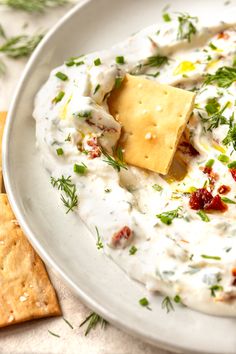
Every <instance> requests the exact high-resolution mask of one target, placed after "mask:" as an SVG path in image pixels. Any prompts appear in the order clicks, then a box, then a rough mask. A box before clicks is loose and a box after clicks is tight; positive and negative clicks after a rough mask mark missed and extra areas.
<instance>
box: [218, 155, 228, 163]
mask: <svg viewBox="0 0 236 354" xmlns="http://www.w3.org/2000/svg"><path fill="white" fill-rule="evenodd" d="M217 159H218V160H219V161H220V162H223V163H227V162H229V157H228V156H227V155H223V154H221V155H219V156H218V157H217Z"/></svg>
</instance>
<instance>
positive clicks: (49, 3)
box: [0, 0, 67, 12]
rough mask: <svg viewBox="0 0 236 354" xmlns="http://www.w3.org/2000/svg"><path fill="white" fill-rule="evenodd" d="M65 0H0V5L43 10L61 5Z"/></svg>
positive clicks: (27, 9) (30, 10) (29, 10)
mask: <svg viewBox="0 0 236 354" xmlns="http://www.w3.org/2000/svg"><path fill="white" fill-rule="evenodd" d="M66 3H67V0H0V5H6V6H9V7H11V8H13V9H15V10H23V11H27V12H43V11H44V10H45V9H46V8H50V7H55V6H61V5H64V4H66Z"/></svg>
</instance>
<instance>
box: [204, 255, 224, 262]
mask: <svg viewBox="0 0 236 354" xmlns="http://www.w3.org/2000/svg"><path fill="white" fill-rule="evenodd" d="M201 257H202V258H205V259H214V260H215V261H220V260H221V257H218V256H208V255H206V254H201Z"/></svg>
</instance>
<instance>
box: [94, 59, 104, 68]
mask: <svg viewBox="0 0 236 354" xmlns="http://www.w3.org/2000/svg"><path fill="white" fill-rule="evenodd" d="M101 64H102V62H101V59H100V58H97V59H95V60H94V65H95V66H99V65H101Z"/></svg>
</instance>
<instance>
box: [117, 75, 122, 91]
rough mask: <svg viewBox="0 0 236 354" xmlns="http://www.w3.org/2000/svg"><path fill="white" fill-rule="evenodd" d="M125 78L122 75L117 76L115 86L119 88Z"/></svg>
mask: <svg viewBox="0 0 236 354" xmlns="http://www.w3.org/2000/svg"><path fill="white" fill-rule="evenodd" d="M122 81H123V78H122V77H116V79H115V88H117V89H118V88H119V87H120V86H121V84H122Z"/></svg>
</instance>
